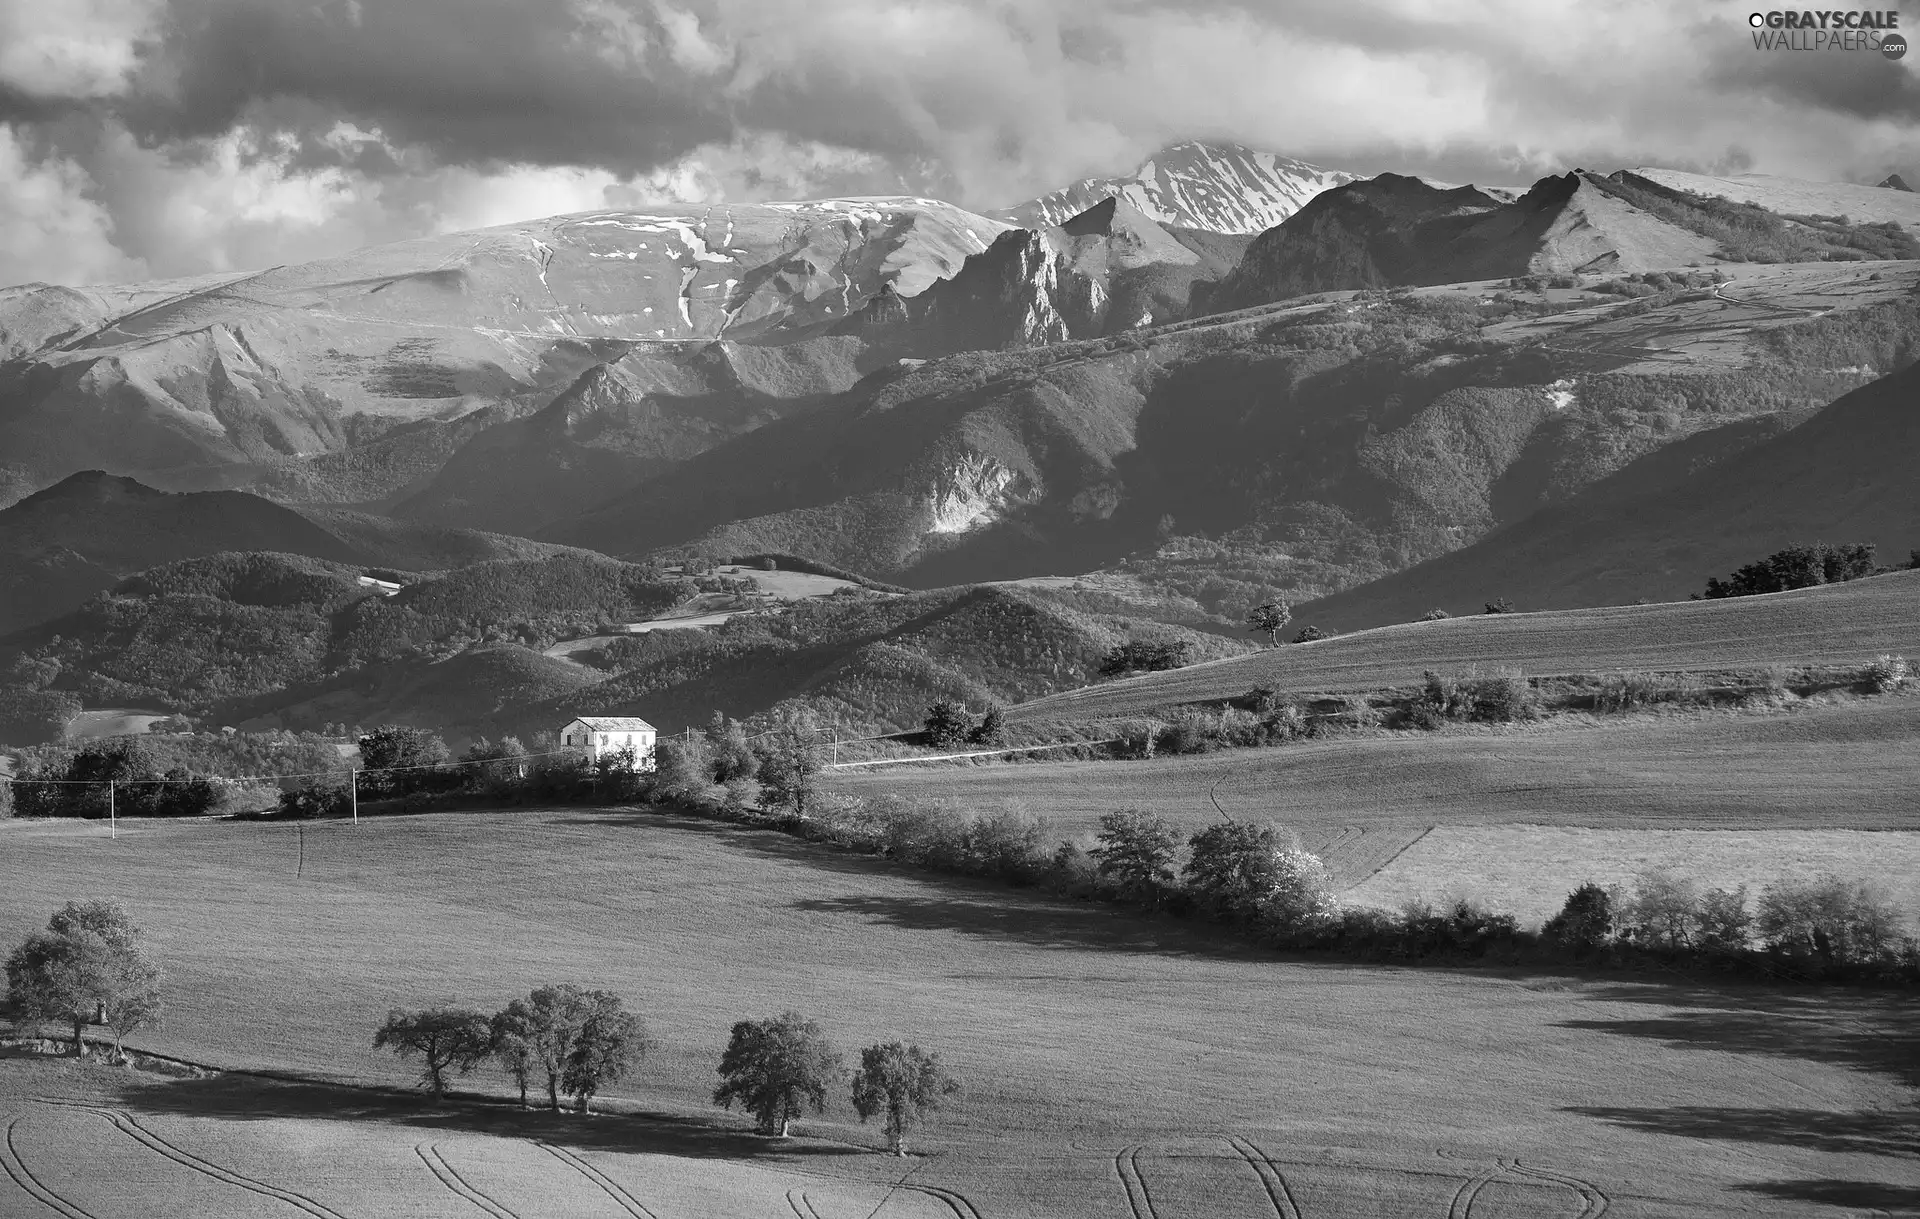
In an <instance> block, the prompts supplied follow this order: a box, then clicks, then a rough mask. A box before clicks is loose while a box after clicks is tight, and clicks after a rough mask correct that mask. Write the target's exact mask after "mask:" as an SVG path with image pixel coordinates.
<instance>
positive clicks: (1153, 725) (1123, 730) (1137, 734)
mask: <svg viewBox="0 0 1920 1219" xmlns="http://www.w3.org/2000/svg"><path fill="white" fill-rule="evenodd" d="M1166 730H1167V725H1166V724H1163V723H1161V722H1160V721H1159V720H1128V721H1126V722H1125V723H1123V724H1121V725H1120V727H1118V728H1116V729H1115V730H1114V734H1113V735H1114V740H1115V742H1116V744H1115V745H1114V750H1115V751H1116V752H1117V753H1119V755H1120V756H1121V757H1123V758H1150V757H1152V756H1153V754H1154V750H1155V749H1156V748H1157V747H1158V746H1159V743H1160V734H1161V733H1163V732H1165V731H1166Z"/></svg>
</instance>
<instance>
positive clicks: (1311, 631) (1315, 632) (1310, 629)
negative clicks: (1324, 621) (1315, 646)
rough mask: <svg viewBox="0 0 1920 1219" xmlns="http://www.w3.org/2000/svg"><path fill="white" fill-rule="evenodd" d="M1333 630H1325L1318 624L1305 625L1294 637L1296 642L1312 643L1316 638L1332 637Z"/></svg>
mask: <svg viewBox="0 0 1920 1219" xmlns="http://www.w3.org/2000/svg"><path fill="white" fill-rule="evenodd" d="M1332 638H1333V632H1332V631H1323V630H1321V629H1320V628H1319V627H1317V626H1303V627H1301V628H1300V633H1299V634H1298V635H1295V636H1294V637H1293V641H1294V642H1295V643H1312V642H1313V641H1314V640H1316V639H1332Z"/></svg>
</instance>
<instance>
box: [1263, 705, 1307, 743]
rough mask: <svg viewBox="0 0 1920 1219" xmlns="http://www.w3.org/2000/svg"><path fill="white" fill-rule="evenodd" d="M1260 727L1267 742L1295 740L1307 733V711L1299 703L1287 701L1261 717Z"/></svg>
mask: <svg viewBox="0 0 1920 1219" xmlns="http://www.w3.org/2000/svg"><path fill="white" fill-rule="evenodd" d="M1260 728H1261V731H1262V732H1263V733H1264V734H1265V736H1266V739H1267V740H1268V741H1269V742H1277V741H1297V740H1299V739H1300V738H1301V737H1303V736H1305V735H1307V713H1306V712H1305V711H1302V710H1301V709H1300V706H1299V704H1297V703H1288V704H1286V705H1285V706H1283V707H1278V708H1276V709H1275V710H1274V711H1273V712H1272V713H1271V714H1269V715H1267V716H1265V717H1263V718H1262V719H1261V721H1260Z"/></svg>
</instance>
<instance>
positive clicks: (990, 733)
mask: <svg viewBox="0 0 1920 1219" xmlns="http://www.w3.org/2000/svg"><path fill="white" fill-rule="evenodd" d="M1006 740H1007V727H1006V713H1005V712H1003V711H1001V710H1000V705H999V704H998V703H995V704H994V705H992V706H990V707H988V708H987V710H986V713H985V714H983V715H982V716H981V717H980V722H979V723H978V724H975V725H974V726H973V731H972V732H969V733H968V734H967V743H968V744H970V745H988V746H992V745H1003V744H1005V743H1006ZM0 815H4V814H0Z"/></svg>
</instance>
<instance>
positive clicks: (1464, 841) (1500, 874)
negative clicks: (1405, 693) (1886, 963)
mask: <svg viewBox="0 0 1920 1219" xmlns="http://www.w3.org/2000/svg"><path fill="white" fill-rule="evenodd" d="M1654 868H1664V869H1667V870H1669V871H1672V872H1674V873H1676V874H1678V875H1683V876H1695V877H1700V878H1702V880H1703V881H1704V884H1703V886H1702V887H1706V886H1707V885H1717V886H1720V887H1722V888H1727V889H1731V888H1734V887H1735V886H1737V885H1746V886H1748V888H1749V889H1751V890H1752V891H1753V892H1755V893H1757V892H1759V890H1760V889H1761V888H1763V887H1764V886H1766V885H1767V884H1768V883H1770V882H1772V881H1776V880H1783V879H1793V880H1809V879H1812V878H1815V877H1818V876H1820V875H1822V874H1827V875H1834V876H1844V877H1848V878H1850V879H1857V880H1863V881H1867V882H1869V883H1872V884H1875V885H1877V886H1878V887H1879V888H1881V889H1882V890H1883V891H1884V892H1885V893H1886V894H1887V896H1888V897H1890V898H1891V899H1892V900H1893V901H1894V902H1895V903H1896V904H1898V905H1899V906H1900V907H1901V909H1903V910H1906V911H1908V912H1909V927H1908V931H1909V934H1911V933H1913V932H1915V931H1920V926H1915V925H1914V920H1913V917H1912V916H1913V915H1914V914H1920V833H1914V832H1912V831H1902V830H1595V829H1583V828H1578V827H1573V826H1536V825H1522V826H1507V825H1497V826H1496V825H1487V826H1480V825H1473V826H1466V825H1443V826H1435V827H1434V828H1433V829H1432V830H1431V831H1429V832H1427V833H1426V834H1424V835H1422V836H1421V837H1420V839H1419V840H1418V841H1416V842H1414V843H1411V844H1410V845H1408V846H1407V847H1406V848H1405V849H1404V850H1402V851H1401V852H1400V853H1399V854H1398V855H1396V856H1395V857H1394V858H1393V860H1392V862H1390V863H1388V864H1386V865H1385V866H1384V867H1382V868H1381V869H1380V870H1379V871H1377V872H1375V873H1373V874H1372V875H1370V876H1368V877H1367V878H1366V879H1364V880H1362V881H1360V882H1359V883H1358V884H1357V885H1355V886H1354V887H1353V888H1350V889H1348V890H1347V891H1345V892H1344V893H1342V894H1341V900H1343V901H1349V902H1353V903H1355V904H1359V905H1371V906H1382V907H1385V908H1387V909H1398V908H1399V907H1400V906H1401V905H1402V904H1403V903H1405V902H1407V901H1409V900H1411V899H1419V900H1423V901H1438V900H1440V899H1442V898H1446V897H1466V898H1475V899H1479V900H1482V901H1486V902H1489V903H1492V904H1494V905H1497V906H1499V907H1500V908H1501V909H1504V910H1508V911H1511V912H1512V913H1513V914H1515V915H1517V916H1518V917H1519V919H1520V921H1521V922H1522V923H1530V924H1538V923H1539V922H1541V921H1542V920H1544V919H1546V918H1548V917H1550V916H1551V915H1552V914H1553V913H1554V912H1555V911H1557V910H1559V909H1560V905H1561V903H1562V902H1564V901H1566V898H1567V892H1568V890H1569V889H1571V888H1572V887H1573V885H1574V884H1578V883H1581V882H1583V881H1589V880H1590V881H1592V882H1594V883H1595V884H1599V885H1614V884H1622V885H1626V886H1627V887H1628V888H1631V887H1632V884H1633V878H1634V876H1635V875H1636V874H1638V873H1640V872H1643V871H1647V870H1649V869H1654Z"/></svg>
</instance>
